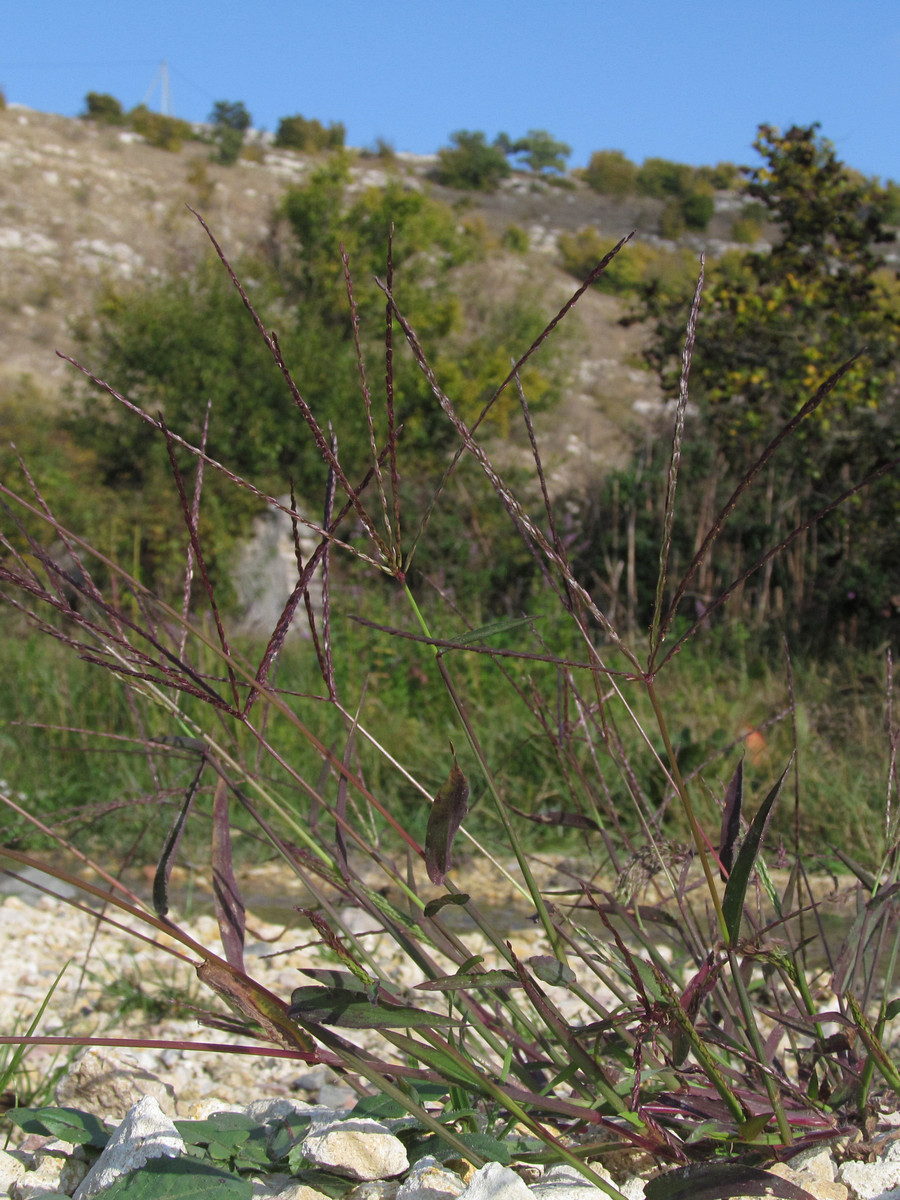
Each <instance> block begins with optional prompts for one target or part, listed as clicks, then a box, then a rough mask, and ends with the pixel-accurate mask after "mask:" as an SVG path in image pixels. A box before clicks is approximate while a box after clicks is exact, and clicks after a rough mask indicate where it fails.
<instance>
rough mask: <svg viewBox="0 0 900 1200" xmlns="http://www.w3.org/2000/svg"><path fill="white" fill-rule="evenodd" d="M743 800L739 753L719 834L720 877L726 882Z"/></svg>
mask: <svg viewBox="0 0 900 1200" xmlns="http://www.w3.org/2000/svg"><path fill="white" fill-rule="evenodd" d="M743 800H744V756H743V755H741V757H740V759H739V760H738V765H737V767H736V768H735V771H734V774H733V775H732V777H731V783H729V785H728V789H727V791H726V792H725V806H724V808H723V809H722V830H721V832H720V834H719V863H720V864H721V872H720V873H721V876H722V879H723V880H724V881H725V882H727V881H728V876H729V875H730V874H731V865H732V863H733V862H734V846H735V843H736V842H737V839H738V834H739V833H740V832H741V805H742V804H743Z"/></svg>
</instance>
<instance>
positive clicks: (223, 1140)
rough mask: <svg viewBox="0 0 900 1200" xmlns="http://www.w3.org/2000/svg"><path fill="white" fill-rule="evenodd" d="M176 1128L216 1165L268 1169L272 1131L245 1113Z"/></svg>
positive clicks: (214, 1116)
mask: <svg viewBox="0 0 900 1200" xmlns="http://www.w3.org/2000/svg"><path fill="white" fill-rule="evenodd" d="M175 1128H176V1129H177V1130H178V1132H179V1133H180V1134H181V1136H182V1137H183V1138H184V1140H185V1144H186V1145H188V1146H189V1147H192V1148H196V1149H197V1150H198V1151H205V1153H206V1154H207V1155H208V1156H209V1158H211V1159H212V1160H213V1162H216V1163H228V1165H229V1166H230V1167H233V1168H235V1169H239V1170H243V1171H248V1170H255V1169H258V1168H260V1167H268V1166H269V1165H270V1163H271V1156H270V1154H269V1138H270V1131H269V1130H268V1129H267V1128H266V1126H265V1125H261V1124H260V1123H259V1121H257V1120H255V1119H254V1118H253V1117H248V1116H246V1115H245V1114H244V1113H232V1112H222V1113H213V1114H212V1116H210V1117H207V1118H206V1120H204V1121H176V1122H175Z"/></svg>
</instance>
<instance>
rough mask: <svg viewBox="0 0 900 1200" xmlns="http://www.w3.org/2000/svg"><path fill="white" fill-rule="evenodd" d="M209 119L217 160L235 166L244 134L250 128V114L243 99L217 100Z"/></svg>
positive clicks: (227, 165) (226, 165)
mask: <svg viewBox="0 0 900 1200" xmlns="http://www.w3.org/2000/svg"><path fill="white" fill-rule="evenodd" d="M209 121H210V124H211V125H212V127H213V135H212V136H213V144H214V146H215V152H214V157H215V160H216V162H219V163H221V164H222V165H223V166H225V167H231V166H233V165H234V164H235V163H236V162H237V160H238V159H239V158H240V156H241V149H242V148H243V145H244V134H245V133H246V131H247V130H248V129H249V128H250V122H251V117H250V114H249V113H248V112H247V109H246V107H245V106H244V103H243V101H241V100H237V101H231V100H217V101H216V102H215V104H214V105H213V109H212V112H211V113H210V114H209Z"/></svg>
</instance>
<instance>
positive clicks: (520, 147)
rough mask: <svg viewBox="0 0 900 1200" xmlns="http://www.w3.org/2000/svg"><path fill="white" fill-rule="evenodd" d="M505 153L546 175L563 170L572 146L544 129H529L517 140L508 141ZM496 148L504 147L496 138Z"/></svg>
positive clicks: (534, 170) (539, 173) (536, 172)
mask: <svg viewBox="0 0 900 1200" xmlns="http://www.w3.org/2000/svg"><path fill="white" fill-rule="evenodd" d="M504 141H505V142H506V143H507V144H508V145H509V150H507V151H506V152H507V153H510V154H515V155H518V156H519V157H520V158H521V159H522V161H523V162H524V163H525V165H526V167H528V170H529V171H533V172H534V173H535V174H536V175H547V174H552V173H554V172H560V173H562V172H564V171H565V169H566V159H567V158H568V157H569V155H570V154H571V153H572V147H571V146H569V145H568V144H567V143H566V142H558V141H557V140H556V138H554V137H553V136H552V135H551V134H549V133H548V132H547V130H546V129H529V130H528V133H527V134H526V135H525V137H523V138H519V140H518V141H516V142H512V143H509V139H508V138H504ZM497 144H498V148H500V149H505V147H504V146H502V145H500V139H499V138H498V139H497Z"/></svg>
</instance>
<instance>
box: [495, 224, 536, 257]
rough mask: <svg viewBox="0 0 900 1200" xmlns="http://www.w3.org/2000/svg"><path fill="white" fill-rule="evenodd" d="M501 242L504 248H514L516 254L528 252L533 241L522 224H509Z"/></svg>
mask: <svg viewBox="0 0 900 1200" xmlns="http://www.w3.org/2000/svg"><path fill="white" fill-rule="evenodd" d="M500 244H501V246H503V248H504V250H512V251H513V253H514V254H526V253H527V252H528V247H529V246H530V244H531V242H530V239H529V237H528V234H527V232H526V231H525V230H524V229H523V228H522V226H521V225H507V227H506V229H504V231H503V236H502V237H501V238H500Z"/></svg>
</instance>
